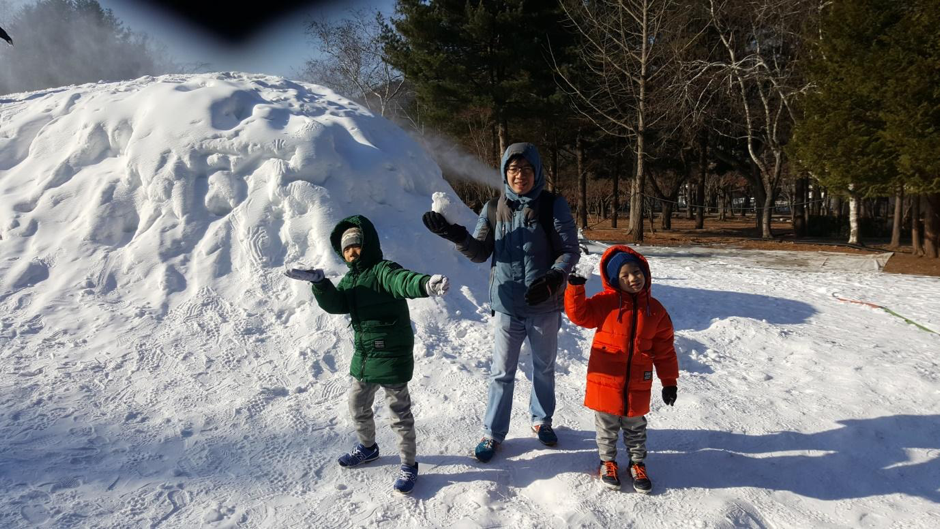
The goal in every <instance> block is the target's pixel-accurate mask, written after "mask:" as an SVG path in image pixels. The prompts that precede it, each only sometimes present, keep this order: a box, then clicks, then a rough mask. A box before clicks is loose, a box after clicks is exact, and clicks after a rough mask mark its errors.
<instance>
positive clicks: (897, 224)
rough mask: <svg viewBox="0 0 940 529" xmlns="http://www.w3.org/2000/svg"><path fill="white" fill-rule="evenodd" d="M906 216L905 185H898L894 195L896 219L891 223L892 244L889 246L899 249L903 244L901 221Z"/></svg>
mask: <svg viewBox="0 0 940 529" xmlns="http://www.w3.org/2000/svg"><path fill="white" fill-rule="evenodd" d="M903 216H904V186H900V185H899V186H898V190H897V192H896V193H895V195H894V221H893V222H892V223H891V244H889V245H888V248H891V249H894V250H897V249H898V248H900V246H901V222H902V217H903Z"/></svg>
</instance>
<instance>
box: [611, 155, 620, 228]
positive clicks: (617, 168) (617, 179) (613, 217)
mask: <svg viewBox="0 0 940 529" xmlns="http://www.w3.org/2000/svg"><path fill="white" fill-rule="evenodd" d="M620 157H621V152H620V143H619V142H618V143H617V154H616V155H614V196H613V204H612V205H611V206H612V208H613V212H612V214H611V215H610V227H611V228H616V227H617V215H618V214H619V213H620Z"/></svg>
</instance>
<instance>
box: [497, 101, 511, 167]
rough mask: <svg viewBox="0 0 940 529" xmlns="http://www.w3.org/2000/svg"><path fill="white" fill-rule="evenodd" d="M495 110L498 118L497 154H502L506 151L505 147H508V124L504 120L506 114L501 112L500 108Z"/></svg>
mask: <svg viewBox="0 0 940 529" xmlns="http://www.w3.org/2000/svg"><path fill="white" fill-rule="evenodd" d="M497 112H498V113H497V116H498V119H499V154H500V156H502V154H503V153H504V152H506V148H507V147H509V124H508V123H507V122H506V116H505V114H503V111H502V109H500V110H498V111H497Z"/></svg>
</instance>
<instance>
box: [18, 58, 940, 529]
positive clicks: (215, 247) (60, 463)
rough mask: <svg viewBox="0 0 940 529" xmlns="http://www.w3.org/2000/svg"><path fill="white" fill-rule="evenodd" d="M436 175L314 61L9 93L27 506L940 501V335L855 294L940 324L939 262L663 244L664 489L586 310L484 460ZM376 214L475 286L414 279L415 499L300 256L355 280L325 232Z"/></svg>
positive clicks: (415, 255) (395, 248)
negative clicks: (428, 292) (259, 72)
mask: <svg viewBox="0 0 940 529" xmlns="http://www.w3.org/2000/svg"><path fill="white" fill-rule="evenodd" d="M435 192H441V193H445V194H447V195H448V196H449V197H450V198H452V199H453V200H454V201H456V197H455V196H454V195H453V191H452V190H451V189H450V187H449V186H448V185H447V184H446V183H445V182H444V181H443V180H442V179H441V177H440V171H439V169H438V168H437V166H436V165H435V164H434V163H433V161H432V160H431V158H430V157H429V156H428V155H427V154H426V153H424V152H423V151H422V150H421V149H420V147H418V146H417V145H416V144H415V143H414V142H413V141H412V140H411V139H409V138H408V137H407V136H406V135H405V134H404V133H403V132H401V131H400V130H399V129H397V128H396V127H395V126H393V125H392V124H390V123H388V122H386V121H385V120H383V119H380V118H377V117H374V116H372V115H370V114H369V113H368V112H366V111H365V110H363V109H361V108H360V107H358V106H356V105H355V104H353V103H351V102H350V101H348V100H346V99H344V98H342V97H339V96H338V95H336V94H334V93H332V92H330V91H328V90H326V89H323V88H320V87H316V86H313V85H307V84H301V83H294V82H290V81H286V80H284V79H280V78H275V77H264V76H248V75H241V74H205V75H196V76H169V77H160V78H144V79H139V80H135V81H128V82H122V83H111V84H98V85H83V86H76V87H66V88H62V89H56V90H47V91H43V92H34V93H29V94H18V95H13V96H5V97H4V98H3V99H0V527H31V526H39V527H114V528H117V527H121V528H123V527H182V528H190V527H213V528H215V527H218V528H221V527H268V528H285V527H297V528H302V527H350V526H353V527H355V526H361V527H375V526H388V527H397V526H412V527H451V528H459V527H578V526H584V527H595V526H603V527H627V526H644V527H664V528H670V529H672V528H675V527H924V528H927V527H938V526H940V335H937V334H931V333H929V332H927V331H924V330H921V329H919V328H917V327H915V326H913V325H910V324H908V323H905V322H904V321H903V320H901V319H899V318H897V317H895V316H893V315H891V314H889V313H887V312H885V311H883V310H879V309H875V308H871V307H868V306H863V305H858V304H853V303H848V302H844V301H840V300H839V299H837V297H836V296H838V297H840V298H844V299H852V300H858V301H867V302H872V303H876V304H878V305H882V306H885V307H888V308H890V309H892V310H894V311H895V312H897V313H899V314H901V315H903V316H905V317H907V318H909V319H911V320H914V321H916V322H918V323H920V324H921V325H923V326H925V327H927V328H930V329H933V330H935V331H940V303H938V301H937V300H938V297H940V280H938V279H936V278H929V277H914V276H894V275H891V276H889V275H885V274H880V273H876V272H861V273H860V272H856V271H846V270H847V269H851V268H852V267H851V266H848V267H839V266H833V264H834V263H836V262H837V261H839V260H840V259H841V260H845V262H846V263H849V261H851V260H852V257H836V256H829V257H830V260H829V261H828V263H829V264H826V265H825V266H821V265H816V264H810V265H808V266H807V265H806V264H805V263H804V264H803V265H802V266H801V265H799V264H794V263H792V262H790V263H788V262H787V260H786V259H781V258H780V256H779V255H773V254H769V253H766V252H743V251H731V252H729V251H720V250H711V249H709V250H707V251H705V250H688V249H679V248H675V249H670V248H659V247H655V248H654V247H642V248H639V250H640V251H642V252H644V253H645V254H646V255H647V256H648V257H649V259H650V264H651V268H652V271H653V276H654V277H653V295H654V296H656V297H657V298H659V299H660V300H661V301H662V302H663V304H664V305H665V306H666V307H667V308H668V309H669V311H670V312H671V314H672V318H673V322H674V323H675V326H676V331H677V338H676V345H677V349H678V351H679V360H680V366H681V368H682V374H681V378H680V380H679V400H678V402H677V403H676V406H675V407H674V408H670V407H665V406H663V405H662V403H661V401H659V400H656V395H657V393H658V392H657V391H656V390H655V388H654V400H653V410H652V412H651V414H650V416H649V418H650V438H649V448H650V450H651V453H650V456H649V458H648V460H647V463H648V468H649V471H650V474H651V477H652V478H653V480H654V486H655V492H654V494H652V495H650V496H641V495H639V494H635V493H632V492H628V491H627V490H628V489H627V487H625V489H624V492H622V493H616V492H612V491H609V490H606V489H604V488H602V487H601V486H600V484H599V483H598V481H597V480H596V479H594V478H593V477H592V473H593V470H594V468H595V465H596V463H597V459H598V458H597V453H596V447H595V444H594V431H593V418H592V414H591V412H590V411H588V410H587V409H585V408H584V407H583V406H582V405H581V399H582V396H583V388H584V379H585V371H586V363H587V346H588V344H589V341H590V338H591V332H590V331H587V330H584V329H580V328H577V327H574V326H572V325H571V324H569V323H565V324H564V327H563V330H562V333H561V335H560V351H559V355H558V367H557V393H558V410H557V413H556V416H555V425H556V426H557V431H558V434H559V437H560V443H559V445H558V446H557V447H556V448H546V447H543V446H541V445H540V444H539V443H538V442H537V440H536V439H535V438H534V437H532V436H531V434H530V433H529V432H528V431H527V429H526V424H525V423H526V420H525V416H526V411H525V410H526V407H527V398H528V392H529V387H530V385H529V381H528V379H527V377H526V376H525V375H524V374H522V373H520V375H519V380H518V383H517V388H516V401H515V408H514V413H515V415H514V422H513V430H512V431H511V432H510V436H509V438H508V440H507V442H506V443H505V444H504V445H503V446H502V447H501V449H500V451H499V452H498V454H497V458H496V459H494V460H493V461H492V462H490V463H489V464H481V463H478V462H476V461H475V460H473V459H472V458H471V457H470V453H471V450H472V447H473V445H474V444H475V443H476V441H477V440H478V438H479V437H480V434H481V424H480V421H481V416H482V414H483V409H484V402H485V391H486V377H487V375H488V372H489V357H490V328H489V311H488V308H487V306H486V277H487V273H488V267H487V266H486V265H474V264H472V263H469V262H468V261H466V260H465V259H463V258H462V257H460V256H459V255H458V254H457V253H456V252H455V251H454V250H453V248H452V245H451V244H449V243H447V242H446V241H444V240H442V239H440V238H438V237H435V236H434V235H432V234H430V233H429V232H427V230H425V229H424V227H423V225H422V224H421V220H420V215H421V213H422V212H423V211H426V210H427V209H429V208H430V206H431V196H432V194H433V193H435ZM353 213H361V214H364V215H366V216H368V217H369V218H370V219H372V220H373V221H374V222H375V224H376V226H377V228H378V230H379V233H380V235H381V237H382V245H383V250H384V252H385V255H386V256H387V257H388V258H390V259H393V260H396V261H398V262H399V263H401V264H402V265H404V266H405V267H407V268H411V269H413V270H418V271H422V272H429V273H431V272H433V273H444V274H447V275H449V276H450V278H451V281H452V285H453V287H452V289H451V291H450V293H448V295H447V296H445V297H444V298H435V299H422V300H416V301H413V302H411V303H410V305H411V308H412V317H413V320H414V324H415V325H414V326H415V329H416V347H415V357H416V372H415V378H414V380H413V381H412V383H411V388H412V396H413V399H414V412H415V416H416V418H417V428H418V450H419V457H418V460H419V461H420V463H421V476H420V479H419V481H418V486H417V489H416V490H415V493H414V494H413V495H412V496H410V497H403V496H400V495H397V494H395V493H394V492H393V491H392V489H391V484H392V481H393V479H394V476H395V473H396V470H397V467H398V456H397V454H396V453H395V449H394V447H395V438H394V435H393V434H392V432H391V431H390V430H389V428H388V427H387V423H386V422H385V419H386V417H387V414H386V413H385V411H384V409H383V406H382V405H380V404H377V408H378V410H379V411H378V422H379V434H378V443H379V445H380V446H382V448H383V456H382V457H381V458H380V459H379V460H378V461H377V462H375V463H372V464H370V465H369V466H367V467H366V468H361V469H353V470H343V469H341V468H339V466H338V465H337V464H336V463H335V458H336V457H337V456H338V455H340V454H342V453H343V452H345V451H346V450H348V449H349V448H350V447H351V446H352V444H353V443H354V436H353V434H352V427H351V425H350V420H349V418H348V414H347V409H346V402H345V396H344V394H345V389H346V386H347V379H348V375H347V368H348V361H349V357H350V355H351V351H352V346H351V331H350V329H349V328H348V326H347V319H346V318H345V317H343V316H331V315H327V314H325V313H323V312H322V311H321V310H319V309H318V308H317V306H316V304H315V303H314V302H313V299H312V295H311V293H310V291H309V289H308V288H307V287H305V286H304V285H303V284H300V283H298V282H294V281H290V280H288V279H286V278H284V277H283V275H282V269H283V267H284V266H285V265H289V264H295V263H304V264H307V265H311V266H318V267H323V268H325V269H326V270H327V272H328V276H329V277H331V278H332V279H333V280H337V279H339V277H341V275H342V274H343V273H344V270H345V266H344V265H343V264H342V262H341V261H340V260H339V258H338V257H337V256H336V255H334V254H333V253H332V251H331V250H330V249H329V246H328V243H327V240H326V238H327V234H328V233H329V231H330V230H331V229H332V227H333V225H334V224H335V222H336V221H338V220H339V219H341V218H343V217H344V216H346V215H349V214H353ZM457 215H458V216H460V217H462V218H461V220H462V222H464V223H465V224H466V225H468V226H470V225H471V223H472V220H473V215H472V213H471V212H470V211H469V210H468V209H464V210H462V211H458V213H457ZM595 248H596V247H595ZM598 258H599V256H598V254H597V253H596V252H594V253H592V254H591V255H587V256H584V258H583V260H582V265H581V267H582V268H587V269H592V270H594V271H595V275H594V276H593V277H592V279H591V280H590V281H589V283H588V288H589V290H590V291H596V290H597V289H598V288H600V281H599V279H598V277H597V275H596V266H597V261H598ZM781 263H782V264H781ZM522 363H523V367H524V369H523V371H524V370H525V369H527V368H528V367H529V366H530V361H529V357H528V354H527V353H525V352H524V354H523V359H522ZM657 387H658V386H657ZM380 401H382V399H381V398H379V399H378V400H377V403H378V402H380ZM624 461H625V459H624V457H623V456H622V455H621V463H623V462H624Z"/></svg>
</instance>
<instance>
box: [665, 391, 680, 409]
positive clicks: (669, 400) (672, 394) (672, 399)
mask: <svg viewBox="0 0 940 529" xmlns="http://www.w3.org/2000/svg"><path fill="white" fill-rule="evenodd" d="M678 390H679V388H677V387H675V386H666V387H664V388H663V402H665V403H666V404H668V405H670V406H672V405H673V404H675V403H676V391H678Z"/></svg>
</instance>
